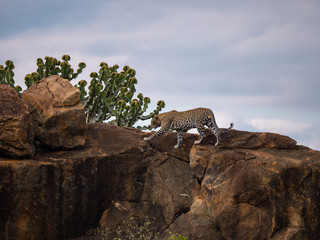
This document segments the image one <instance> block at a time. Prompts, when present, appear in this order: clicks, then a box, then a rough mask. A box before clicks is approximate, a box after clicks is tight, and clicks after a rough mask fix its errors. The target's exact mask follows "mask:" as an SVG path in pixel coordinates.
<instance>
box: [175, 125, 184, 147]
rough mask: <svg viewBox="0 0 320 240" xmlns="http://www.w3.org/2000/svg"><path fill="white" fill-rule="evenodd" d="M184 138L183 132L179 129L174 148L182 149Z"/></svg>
mask: <svg viewBox="0 0 320 240" xmlns="http://www.w3.org/2000/svg"><path fill="white" fill-rule="evenodd" d="M182 138H183V130H181V129H179V130H177V144H176V145H175V146H174V148H180V147H181V144H182Z"/></svg>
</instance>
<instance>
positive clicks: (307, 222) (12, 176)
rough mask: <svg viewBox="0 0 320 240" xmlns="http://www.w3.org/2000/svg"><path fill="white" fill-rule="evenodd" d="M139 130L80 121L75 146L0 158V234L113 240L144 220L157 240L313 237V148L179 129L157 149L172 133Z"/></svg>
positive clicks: (318, 217)
mask: <svg viewBox="0 0 320 240" xmlns="http://www.w3.org/2000/svg"><path fill="white" fill-rule="evenodd" d="M147 134H148V133H147ZM145 135H146V133H143V132H141V131H138V130H136V129H132V128H121V127H116V126H112V125H108V124H89V125H88V132H87V137H88V138H87V141H86V145H85V147H84V148H78V149H72V150H58V151H54V150H50V149H48V148H45V147H43V146H40V145H39V146H38V148H37V155H36V156H35V157H34V158H33V160H22V161H21V160H20V161H16V160H12V159H11V160H10V159H4V158H0V160H1V161H0V212H1V213H2V217H1V218H0V238H1V239H2V238H3V239H70V238H77V237H78V238H77V239H82V240H85V239H87V240H89V239H97V238H99V237H100V238H102V237H105V238H106V239H108V238H107V237H106V236H108V237H111V239H113V237H114V236H116V234H117V233H116V231H117V229H118V228H119V229H125V228H126V227H128V220H130V218H131V217H134V218H135V219H137V221H138V223H139V224H143V223H144V221H145V219H150V221H151V222H153V223H152V224H151V225H150V227H149V230H150V231H152V232H153V233H157V232H158V233H159V239H161V240H167V239H168V237H169V236H170V235H171V234H175V233H177V234H181V235H183V236H186V237H188V238H189V239H190V240H191V239H192V240H200V239H201V240H212V239H216V240H222V239H246V240H247V239H273V240H278V239H284V240H289V239H291V240H293V239H295V240H296V239H317V236H319V235H320V229H319V225H320V208H319V196H320V182H319V181H320V180H319V179H320V160H319V159H320V153H319V152H317V151H313V150H310V149H308V148H305V147H300V146H296V145H295V141H294V140H292V139H290V138H288V137H284V136H281V135H277V134H269V133H248V132H241V131H235V130H233V131H231V132H229V133H226V134H224V135H223V137H222V139H221V140H222V141H221V145H220V146H218V147H215V146H214V142H215V138H214V137H213V136H212V135H210V136H208V137H207V138H206V139H205V140H204V144H201V145H196V146H193V145H192V143H193V142H194V139H195V138H196V136H195V135H190V134H185V138H184V143H185V147H184V148H181V149H178V150H177V149H173V146H174V144H172V145H170V146H167V145H168V142H173V143H174V142H175V141H176V134H175V133H167V134H165V135H164V136H163V137H164V139H165V140H164V141H163V142H162V141H161V139H162V138H161V137H160V138H158V140H157V141H153V142H152V143H149V142H146V141H144V140H143V138H144V137H145ZM231 136H232V137H231ZM179 151H180V152H179ZM189 154H190V158H186V156H188V155H189ZM189 159H190V163H189V162H188V161H189ZM35 160H36V161H35ZM189 164H190V165H189ZM154 218H155V219H154ZM99 223H100V225H99ZM98 226H100V227H99V228H98V229H97V230H96V231H94V230H92V229H94V228H97V227H98ZM90 229H91V230H90ZM87 230H89V231H88V232H87V234H86V235H85V232H86V231H87ZM81 235H82V237H80V236H81Z"/></svg>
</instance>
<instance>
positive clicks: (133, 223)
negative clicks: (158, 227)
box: [114, 217, 159, 240]
mask: <svg viewBox="0 0 320 240" xmlns="http://www.w3.org/2000/svg"><path fill="white" fill-rule="evenodd" d="M151 224H152V222H151V221H150V220H149V218H148V217H146V218H145V220H144V222H143V223H142V224H139V223H138V220H137V219H136V218H134V217H131V218H130V219H129V221H128V223H126V226H125V228H124V229H121V228H120V227H119V228H118V229H117V231H116V234H117V236H116V237H115V238H114V240H123V239H130V240H151V239H158V235H159V233H154V232H152V231H150V225H151Z"/></svg>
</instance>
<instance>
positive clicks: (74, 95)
mask: <svg viewBox="0 0 320 240" xmlns="http://www.w3.org/2000/svg"><path fill="white" fill-rule="evenodd" d="M22 99H23V100H24V101H25V102H26V103H27V105H28V107H29V111H30V112H31V115H32V119H33V122H34V127H35V136H36V139H37V140H39V141H40V142H41V143H43V144H45V145H48V146H50V147H51V148H53V149H56V148H67V149H71V148H75V147H79V146H84V144H85V139H86V120H85V113H84V107H83V105H82V104H81V102H80V91H79V90H78V89H77V88H75V87H73V86H72V85H71V84H70V82H69V81H68V80H67V79H63V78H61V77H59V76H50V77H48V78H44V79H42V80H40V82H39V83H38V84H34V85H32V86H31V87H29V88H28V89H27V90H25V91H23V93H22Z"/></svg>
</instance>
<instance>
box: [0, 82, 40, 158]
mask: <svg viewBox="0 0 320 240" xmlns="http://www.w3.org/2000/svg"><path fill="white" fill-rule="evenodd" d="M34 151H35V146H34V134H33V127H32V119H31V115H30V113H29V111H28V106H27V105H26V104H25V103H24V102H23V101H22V100H21V98H20V97H19V95H18V93H17V92H16V91H15V90H14V89H13V88H11V87H9V86H7V85H2V84H1V85H0V154H1V155H2V154H3V155H6V156H9V157H31V156H32V155H33V154H34Z"/></svg>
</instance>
